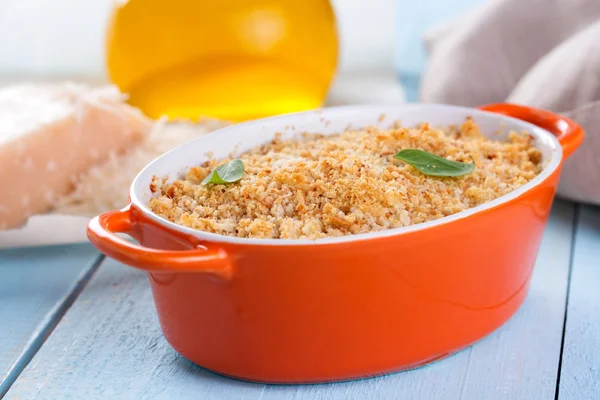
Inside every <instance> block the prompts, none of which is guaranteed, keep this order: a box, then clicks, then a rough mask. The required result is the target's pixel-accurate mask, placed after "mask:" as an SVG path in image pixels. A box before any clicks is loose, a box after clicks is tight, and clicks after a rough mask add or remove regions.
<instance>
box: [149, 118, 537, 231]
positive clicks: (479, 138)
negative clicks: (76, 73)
mask: <svg viewBox="0 0 600 400" xmlns="http://www.w3.org/2000/svg"><path fill="white" fill-rule="evenodd" d="M406 148H418V149H421V150H425V151H427V152H430V153H434V154H436V155H438V156H441V157H444V158H446V159H449V160H453V161H461V162H471V161H474V162H475V169H474V171H473V172H471V173H469V174H467V175H464V176H461V177H433V176H428V175H424V174H422V173H421V172H419V171H418V170H416V169H415V168H413V167H412V166H410V165H408V164H405V163H404V162H402V161H399V160H396V159H394V157H393V156H394V154H396V153H397V152H398V151H400V150H402V149H406ZM238 158H239V159H240V160H242V162H243V163H244V167H245V175H244V176H243V178H242V179H241V180H240V181H239V182H236V183H230V184H223V185H203V184H202V180H203V179H204V178H205V177H206V176H207V175H208V174H210V172H211V171H212V170H213V169H214V168H216V167H217V166H218V165H221V164H223V163H224V162H228V161H230V160H231V158H230V159H225V160H219V161H218V160H211V161H207V162H205V163H203V164H202V165H199V166H196V167H192V168H190V169H189V170H188V171H187V172H186V174H185V177H184V178H182V179H179V180H175V181H173V182H169V183H168V182H167V181H166V179H164V178H159V177H154V178H153V180H152V183H151V185H150V189H151V191H152V192H153V193H154V196H153V198H151V200H150V208H151V210H152V211H153V212H154V213H156V214H158V215H159V216H161V217H163V218H166V219H167V220H169V221H171V222H174V223H176V224H179V225H182V226H186V227H190V228H194V229H198V230H202V231H207V232H212V233H217V234H221V235H228V236H237V237H246V238H281V239H300V238H303V239H306V238H309V239H318V238H323V237H333V236H344V235H352V234H359V233H367V232H373V231H381V230H385V229H392V228H398V227H403V226H409V225H413V224H418V223H422V222H426V221H431V220H435V219H438V218H441V217H444V216H448V215H451V214H455V213H458V212H460V211H464V210H467V209H469V208H472V207H475V206H477V205H480V204H483V203H486V202H488V201H491V200H493V199H496V198H498V197H500V196H502V195H505V194H507V193H509V192H511V191H513V190H515V189H517V188H518V187H520V186H522V185H524V184H526V183H527V182H529V181H530V180H531V179H533V178H534V177H535V176H537V175H538V174H539V173H540V172H541V170H542V165H541V162H542V155H541V152H540V151H539V150H538V149H537V148H535V147H534V145H533V137H532V136H530V135H529V134H527V133H526V132H522V133H519V132H511V133H510V134H509V137H508V141H506V142H501V141H495V140H490V139H487V138H486V137H485V136H483V135H482V134H481V133H480V132H479V129H478V127H477V125H476V124H475V123H474V122H473V121H472V120H470V119H467V120H466V121H465V122H464V123H463V124H462V125H461V126H460V127H458V128H455V127H449V128H448V129H434V128H432V127H430V126H429V125H428V124H423V125H422V126H420V127H416V128H405V127H397V128H394V129H387V130H382V129H378V128H376V127H370V128H365V129H361V130H348V131H345V132H342V133H339V134H335V135H327V136H325V135H321V134H315V133H305V134H303V135H302V136H301V137H300V138H295V139H290V140H282V139H281V135H276V136H275V138H274V139H273V140H272V141H271V142H270V143H268V144H264V145H262V146H258V147H256V148H254V149H252V150H250V151H248V152H246V153H244V154H242V155H240V156H239V157H238Z"/></svg>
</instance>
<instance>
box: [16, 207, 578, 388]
mask: <svg viewBox="0 0 600 400" xmlns="http://www.w3.org/2000/svg"><path fill="white" fill-rule="evenodd" d="M572 221H573V206H572V205H570V204H568V203H558V204H556V206H555V208H554V210H553V213H552V217H551V221H550V224H549V227H548V230H547V232H546V235H545V237H544V242H543V245H542V251H541V253H540V257H539V260H538V265H537V268H536V271H535V274H534V281H533V283H532V287H531V292H530V296H529V298H528V299H527V301H526V303H525V305H524V306H523V307H522V309H521V310H520V311H519V312H518V313H517V314H516V315H515V317H514V318H513V319H511V320H510V321H509V322H508V323H507V324H506V325H505V326H504V327H503V328H501V329H500V330H499V331H497V332H495V333H493V334H492V335H490V336H489V337H488V338H486V339H484V340H482V341H481V342H480V343H478V344H477V345H475V346H473V347H472V348H470V349H467V350H465V351H463V352H461V353H459V354H457V355H455V356H453V357H450V358H448V359H446V360H443V361H440V362H437V363H434V364H432V365H430V366H427V367H423V368H420V369H417V370H414V371H409V372H405V373H398V374H393V375H388V376H383V377H378V378H373V379H365V380H359V381H353V382H346V383H337V384H323V385H289V386H284V385H260V384H253V383H247V382H240V381H235V380H231V379H228V378H224V377H221V376H218V375H215V374H212V373H210V372H208V371H206V370H204V369H202V368H200V367H197V366H194V365H192V364H191V363H190V362H188V361H186V360H184V359H183V358H182V357H180V356H179V355H177V354H176V353H175V351H174V350H172V349H171V348H170V347H169V345H168V344H167V343H166V341H165V340H164V338H163V337H162V334H161V332H160V328H159V326H158V320H157V318H156V315H155V310H154V306H153V303H152V298H151V293H150V290H149V287H148V283H147V278H146V276H145V274H144V273H141V272H139V271H135V270H132V269H129V268H126V267H124V266H121V265H119V264H118V263H116V262H114V261H111V260H106V261H105V262H104V263H103V265H102V266H101V268H100V271H98V273H97V274H96V276H95V277H94V278H93V279H92V280H91V281H90V283H89V284H88V285H87V287H86V288H85V290H84V291H83V292H82V294H81V295H80V297H79V298H78V300H77V302H76V303H75V304H74V305H73V307H72V308H71V309H70V310H69V312H68V313H67V315H66V317H65V318H64V319H63V320H62V321H61V323H60V324H59V326H58V327H57V328H56V330H55V332H54V334H53V335H52V336H51V337H50V338H49V340H48V341H47V343H46V344H45V346H44V347H43V348H42V349H41V350H40V351H39V352H38V354H37V355H36V357H35V358H34V360H32V362H31V363H30V364H29V366H28V367H27V369H26V370H25V371H24V372H23V374H22V375H21V376H20V377H19V379H18V380H17V382H16V383H15V384H14V386H13V387H12V389H11V390H10V392H9V393H8V396H7V398H8V399H46V398H48V399H54V398H60V399H81V398H85V399H101V398H102V399H103V398H124V397H127V398H147V399H186V398H199V399H200V398H201V399H233V400H235V399H261V400H265V399H311V400H316V399H366V398H368V399H390V398H397V399H413V398H414V399H436V398H437V399H439V398H443V399H461V398H462V399H483V398H485V399H507V398H510V399H519V398H522V399H528V400H535V399H548V398H553V397H554V389H555V386H556V377H557V370H558V359H559V353H560V345H561V338H562V329H563V325H562V323H563V318H564V314H563V313H564V307H565V298H566V287H567V274H568V266H569V260H570V250H571V237H572V232H571V231H572V229H571V227H572Z"/></svg>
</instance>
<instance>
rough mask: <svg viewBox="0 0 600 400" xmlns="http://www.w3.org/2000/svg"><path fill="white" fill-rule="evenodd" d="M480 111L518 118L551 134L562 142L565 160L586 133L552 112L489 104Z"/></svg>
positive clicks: (575, 124)
mask: <svg viewBox="0 0 600 400" xmlns="http://www.w3.org/2000/svg"><path fill="white" fill-rule="evenodd" d="M479 109H480V110H483V111H489V112H493V113H497V114H503V115H506V116H509V117H513V118H518V119H520V120H523V121H526V122H530V123H532V124H534V125H537V126H539V127H540V128H542V129H545V130H547V131H548V132H551V133H552V134H554V136H556V138H557V139H558V141H559V142H560V145H561V146H562V148H563V154H564V158H567V157H569V156H570V155H571V154H572V153H573V152H574V151H575V150H576V149H577V148H578V147H579V145H580V144H581V142H583V137H584V133H583V129H582V128H581V126H579V125H578V124H577V123H576V122H575V121H573V120H572V119H569V118H567V117H563V116H561V115H558V114H554V113H552V112H550V111H546V110H541V109H539V108H533V107H528V106H522V105H518V104H510V103H500V104H489V105H485V106H481V107H479Z"/></svg>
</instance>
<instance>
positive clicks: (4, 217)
mask: <svg viewBox="0 0 600 400" xmlns="http://www.w3.org/2000/svg"><path fill="white" fill-rule="evenodd" d="M124 100H125V97H124V96H123V95H122V94H121V93H120V92H119V91H118V90H117V89H116V88H115V87H113V86H108V87H103V88H97V89H90V88H88V87H86V86H84V85H76V84H70V83H68V84H45V85H35V84H22V85H16V86H12V87H9V88H6V89H3V90H1V91H0V184H1V187H2V190H1V191H0V229H7V228H14V227H17V226H19V225H21V224H22V223H24V222H25V221H26V220H27V218H28V217H29V216H31V215H33V214H36V213H41V212H45V211H47V210H48V209H50V208H51V207H52V206H53V204H54V202H55V200H56V199H57V198H59V197H60V196H63V195H65V194H67V193H69V191H71V190H72V189H73V182H74V181H75V180H76V178H77V177H78V176H79V175H80V174H82V173H84V172H85V171H87V170H88V169H89V168H90V167H92V166H93V165H94V164H96V163H98V162H100V161H102V160H104V159H106V158H107V157H108V156H109V154H111V153H113V152H119V151H123V150H125V149H126V148H127V147H128V146H129V145H130V144H131V143H132V142H134V141H135V140H137V139H138V138H139V137H140V135H141V134H143V133H144V132H146V131H147V130H149V129H150V127H151V126H152V122H151V121H150V120H149V119H148V118H146V117H145V116H144V115H143V114H142V113H141V112H140V111H139V110H137V109H135V108H133V107H131V106H128V105H127V104H125V103H124Z"/></svg>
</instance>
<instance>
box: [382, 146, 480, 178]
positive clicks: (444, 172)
mask: <svg viewBox="0 0 600 400" xmlns="http://www.w3.org/2000/svg"><path fill="white" fill-rule="evenodd" d="M394 158H395V159H397V160H402V161H404V162H405V163H407V164H409V165H412V166H413V167H415V168H416V169H417V170H419V171H420V172H422V173H424V174H425V175H431V176H461V175H466V174H468V173H471V172H473V170H474V169H475V161H473V162H471V163H469V164H467V163H462V162H458V161H451V160H446V159H445V158H442V157H439V156H436V155H435V154H432V153H429V152H427V151H423V150H419V149H404V150H401V151H399V152H398V153H397V154H396V155H395V156H394Z"/></svg>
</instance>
